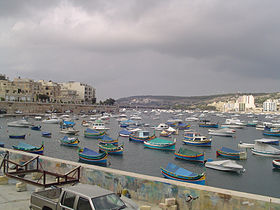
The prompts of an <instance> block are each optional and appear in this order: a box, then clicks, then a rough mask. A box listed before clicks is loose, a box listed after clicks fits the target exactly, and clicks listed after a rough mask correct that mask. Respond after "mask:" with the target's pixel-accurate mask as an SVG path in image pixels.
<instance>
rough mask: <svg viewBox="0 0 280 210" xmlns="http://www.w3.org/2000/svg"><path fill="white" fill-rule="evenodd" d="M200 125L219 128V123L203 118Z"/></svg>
mask: <svg viewBox="0 0 280 210" xmlns="http://www.w3.org/2000/svg"><path fill="white" fill-rule="evenodd" d="M199 127H202V128H218V127H219V125H218V123H211V122H210V121H209V120H203V121H201V122H200V123H199Z"/></svg>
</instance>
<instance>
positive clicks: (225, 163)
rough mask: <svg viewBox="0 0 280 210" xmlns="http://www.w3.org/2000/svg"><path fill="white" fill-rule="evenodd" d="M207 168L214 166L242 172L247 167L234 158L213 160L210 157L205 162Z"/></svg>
mask: <svg viewBox="0 0 280 210" xmlns="http://www.w3.org/2000/svg"><path fill="white" fill-rule="evenodd" d="M205 167H206V168H212V169H216V170H220V171H232V172H237V173H241V172H244V171H245V169H244V168H243V166H242V165H239V164H237V163H236V162H235V161H234V160H217V161H213V160H211V159H208V160H207V162H206V163H205Z"/></svg>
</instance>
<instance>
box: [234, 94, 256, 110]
mask: <svg viewBox="0 0 280 210" xmlns="http://www.w3.org/2000/svg"><path fill="white" fill-rule="evenodd" d="M236 103H238V107H239V111H247V110H248V109H255V108H256V106H255V98H254V96H253V95H243V96H239V97H238V99H237V101H236Z"/></svg>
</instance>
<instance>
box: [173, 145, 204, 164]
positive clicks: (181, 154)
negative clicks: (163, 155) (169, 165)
mask: <svg viewBox="0 0 280 210" xmlns="http://www.w3.org/2000/svg"><path fill="white" fill-rule="evenodd" d="M174 155H175V158H178V159H182V160H189V161H196V162H201V163H203V162H204V152H195V151H193V150H190V149H186V148H183V147H180V149H179V150H178V151H177V152H175V153H174Z"/></svg>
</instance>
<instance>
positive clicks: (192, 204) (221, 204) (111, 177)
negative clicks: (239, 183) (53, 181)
mask: <svg viewBox="0 0 280 210" xmlns="http://www.w3.org/2000/svg"><path fill="white" fill-rule="evenodd" d="M4 151H9V154H10V160H13V161H15V162H18V163H24V162H26V161H28V160H30V159H31V158H33V157H36V156H37V155H35V154H30V153H25V152H20V151H15V150H12V149H6V148H0V153H3V152H4ZM40 164H41V166H42V168H43V169H44V170H47V171H51V172H56V173H60V174H65V173H67V172H68V171H70V170H71V169H73V168H75V167H77V166H81V174H80V175H81V182H82V183H88V184H96V185H99V186H101V187H103V188H106V189H108V190H111V191H114V192H116V193H117V192H121V191H122V190H124V189H126V190H128V192H129V193H130V195H131V197H132V198H133V199H134V200H139V201H145V202H149V203H153V204H159V203H161V202H164V199H165V198H176V202H177V205H178V207H179V209H186V210H187V209H227V210H228V209H232V210H233V209H252V210H259V209H271V210H272V209H275V210H276V209H280V199H278V198H272V197H267V196H261V195H255V194H249V193H243V192H237V191H232V190H225V189H221V188H214V187H209V186H200V185H196V184H190V183H184V182H177V181H173V180H168V179H164V178H159V177H153V176H147V175H142V174H136V173H132V172H126V171H121V170H116V169H112V168H106V167H99V166H95V165H88V164H82V163H78V162H72V161H66V160H61V159H56V158H51V157H46V156H40ZM139 167H140V166H139ZM34 168H35V162H34ZM229 181H230V180H229Z"/></svg>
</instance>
